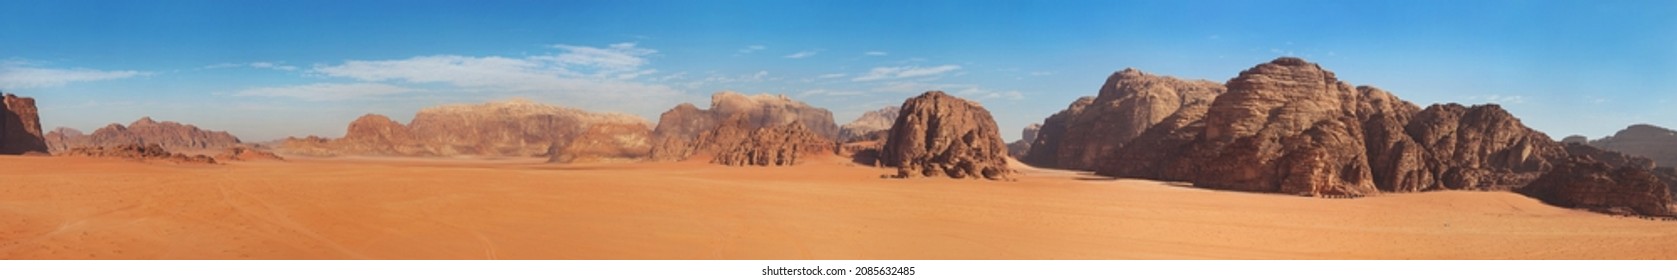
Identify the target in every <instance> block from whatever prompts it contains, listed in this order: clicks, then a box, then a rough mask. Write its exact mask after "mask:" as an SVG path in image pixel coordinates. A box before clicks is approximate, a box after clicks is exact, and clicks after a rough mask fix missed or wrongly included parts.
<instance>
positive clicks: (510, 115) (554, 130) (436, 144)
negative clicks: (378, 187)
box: [278, 100, 647, 158]
mask: <svg viewBox="0 0 1677 280" xmlns="http://www.w3.org/2000/svg"><path fill="white" fill-rule="evenodd" d="M596 125H608V126H629V127H633V126H637V125H638V126H642V127H645V126H647V123H646V121H645V120H644V119H641V118H639V117H635V116H631V115H626V114H617V113H593V112H588V111H583V110H578V109H572V108H565V107H560V106H553V105H546V104H539V103H534V102H530V101H526V100H511V101H503V102H490V103H485V104H456V105H444V106H438V107H432V108H425V109H422V110H420V111H419V112H418V113H415V114H414V118H413V121H412V122H411V123H409V124H407V125H403V124H401V123H399V122H396V121H394V120H391V119H390V118H388V117H385V116H382V115H377V114H368V115H365V116H361V117H360V118H358V119H356V120H355V121H354V122H352V123H350V125H349V128H348V130H347V131H346V132H345V134H344V137H343V138H340V139H324V138H319V137H312V136H311V138H312V139H311V138H291V139H287V140H286V141H284V142H282V143H281V144H280V145H278V150H279V151H281V152H285V153H290V154H300V155H314V156H333V155H380V156H443V157H453V156H488V157H497V156H509V157H536V156H543V157H550V158H551V157H553V156H554V155H553V154H551V152H553V151H555V149H554V146H555V145H562V144H568V143H571V142H573V141H574V140H575V139H576V138H578V137H580V136H582V135H584V134H586V133H587V132H589V130H590V128H592V127H594V126H596ZM616 131H625V132H626V133H633V131H632V130H616V129H600V130H596V131H595V132H596V133H607V132H616ZM615 136H617V135H596V136H593V137H596V138H595V139H599V138H598V137H606V138H610V137H615ZM625 137H630V138H632V137H634V136H633V135H625ZM602 143H604V142H602ZM593 148H599V147H593ZM593 148H579V149H578V150H577V151H582V150H588V149H593ZM624 148H625V149H631V150H632V149H634V148H633V147H624ZM561 150H562V149H561ZM571 156H574V157H576V158H588V157H595V156H603V155H584V154H578V155H571Z"/></svg>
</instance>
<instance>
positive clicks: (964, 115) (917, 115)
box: [879, 91, 1013, 180]
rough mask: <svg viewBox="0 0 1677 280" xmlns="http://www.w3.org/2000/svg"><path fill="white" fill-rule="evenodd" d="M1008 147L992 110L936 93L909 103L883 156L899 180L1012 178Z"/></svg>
mask: <svg viewBox="0 0 1677 280" xmlns="http://www.w3.org/2000/svg"><path fill="white" fill-rule="evenodd" d="M1006 153H1007V146H1006V145H1005V144H1004V143H1003V142H1002V139H1001V132H1000V131H998V130H997V129H996V121H995V120H994V119H992V118H991V117H990V111H989V110H985V109H984V107H983V106H980V105H978V103H976V102H972V101H967V100H965V99H960V98H957V97H954V96H950V95H948V94H945V93H943V92H942V91H930V92H926V93H924V94H921V95H920V96H918V97H914V98H910V99H908V100H907V101H904V102H903V105H902V113H901V114H900V115H898V116H897V120H896V122H895V123H894V124H893V125H892V126H891V130H890V136H889V137H888V138H887V139H886V141H885V146H884V147H883V148H882V150H881V151H880V154H879V161H880V163H882V164H883V165H884V166H890V167H896V168H897V177H919V176H925V177H942V176H948V177H951V178H985V179H992V180H1000V179H1006V178H1008V177H1009V176H1010V175H1011V173H1012V172H1013V171H1012V170H1010V169H1008V167H1007V154H1006Z"/></svg>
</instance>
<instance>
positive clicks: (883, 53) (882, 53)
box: [862, 51, 890, 56]
mask: <svg viewBox="0 0 1677 280" xmlns="http://www.w3.org/2000/svg"><path fill="white" fill-rule="evenodd" d="M862 55H869V56H886V55H890V53H886V52H882V51H870V52H865V53H862Z"/></svg>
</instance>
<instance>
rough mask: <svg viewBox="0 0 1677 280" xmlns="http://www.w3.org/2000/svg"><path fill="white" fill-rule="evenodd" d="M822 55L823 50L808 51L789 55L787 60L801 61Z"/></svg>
mask: <svg viewBox="0 0 1677 280" xmlns="http://www.w3.org/2000/svg"><path fill="white" fill-rule="evenodd" d="M820 53H821V50H807V51H801V52H796V53H792V54H788V55H786V58H791V59H799V58H805V57H811V56H815V55H816V54H820Z"/></svg>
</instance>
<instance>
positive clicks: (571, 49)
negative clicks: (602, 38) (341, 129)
mask: <svg viewBox="0 0 1677 280" xmlns="http://www.w3.org/2000/svg"><path fill="white" fill-rule="evenodd" d="M553 47H554V48H555V49H557V50H558V51H557V52H556V53H547V54H536V55H530V56H523V57H504V56H461V55H432V56H418V57H411V58H406V59H394V60H349V61H345V62H343V63H341V64H331V65H319V66H315V67H314V68H313V69H311V70H309V71H308V72H309V73H310V74H314V76H315V77H322V78H342V79H349V80H353V81H355V82H359V83H377V84H389V85H395V86H401V87H406V88H423V89H427V90H425V91H426V92H450V93H452V94H455V95H458V94H459V93H470V94H477V95H485V96H486V97H513V96H523V97H530V98H537V99H544V100H563V102H564V103H565V104H567V105H570V106H578V107H587V108H595V109H601V110H623V111H636V112H637V113H639V112H640V110H654V109H648V108H651V107H647V106H651V105H649V104H647V103H644V102H642V103H635V102H631V101H634V100H657V99H670V98H677V97H679V96H680V95H681V94H682V92H681V91H680V90H676V89H673V88H671V87H669V86H665V85H660V84H652V83H644V82H640V81H639V80H638V79H651V80H668V79H678V78H682V77H683V75H685V74H684V73H677V74H674V75H670V76H665V77H651V75H653V74H656V73H658V70H657V69H651V68H648V67H647V66H648V65H650V64H651V61H650V60H649V59H648V57H650V56H652V55H654V54H657V53H658V51H656V50H652V49H646V48H641V47H638V46H636V44H635V43H619V44H612V45H609V46H607V47H604V48H600V47H588V46H572V45H554V46H553ZM649 77H650V78H649ZM317 85H318V84H317ZM305 89H307V88H305ZM360 89H376V88H373V87H363V88H360ZM385 89H387V90H385V91H376V90H372V91H370V92H386V93H387V94H388V92H391V90H388V88H385ZM249 93H251V94H242V95H246V96H258V95H260V96H290V97H297V98H302V99H308V100H323V99H322V97H321V96H316V95H307V94H301V93H297V92H296V91H277V90H276V91H253V92H249ZM257 93H261V94H257ZM281 93H288V94H281ZM362 96H378V95H376V94H374V95H368V94H363V95H362Z"/></svg>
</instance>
